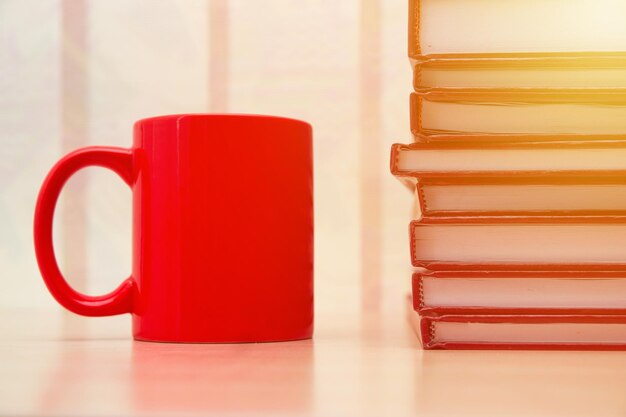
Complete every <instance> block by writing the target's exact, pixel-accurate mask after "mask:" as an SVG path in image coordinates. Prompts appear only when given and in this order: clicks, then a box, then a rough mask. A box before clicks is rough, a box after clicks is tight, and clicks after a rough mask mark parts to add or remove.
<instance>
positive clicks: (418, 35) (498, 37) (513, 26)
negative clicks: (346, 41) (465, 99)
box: [408, 0, 626, 58]
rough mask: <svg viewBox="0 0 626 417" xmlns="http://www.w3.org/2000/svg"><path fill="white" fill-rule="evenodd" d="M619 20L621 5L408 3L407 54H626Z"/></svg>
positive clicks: (613, 1)
mask: <svg viewBox="0 0 626 417" xmlns="http://www.w3.org/2000/svg"><path fill="white" fill-rule="evenodd" d="M624 16H626V3H625V2H623V1H620V0H577V1H571V0H550V1H545V0H533V1H517V2H511V1H482V0H456V1H441V0H410V5H409V28H408V29H409V30H408V32H409V39H408V40H409V55H410V56H411V57H413V58H418V57H421V56H423V55H434V54H437V55H438V54H459V53H502V52H588V51H626V27H624V25H623V19H624ZM538 29H541V30H538Z"/></svg>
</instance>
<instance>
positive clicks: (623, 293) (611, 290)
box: [412, 271, 626, 316]
mask: <svg viewBox="0 0 626 417" xmlns="http://www.w3.org/2000/svg"><path fill="white" fill-rule="evenodd" d="M412 289H413V309H414V310H415V311H417V312H418V313H419V314H420V315H423V316H441V315H477V314H478V315H496V314H500V315H517V314H519V315H564V314H565V315H571V314H576V315H624V314H626V271H419V272H415V273H414V274H413V279H412Z"/></svg>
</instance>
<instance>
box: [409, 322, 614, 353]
mask: <svg viewBox="0 0 626 417" xmlns="http://www.w3.org/2000/svg"><path fill="white" fill-rule="evenodd" d="M439 322H457V323H468V322H471V323H574V324H576V323H598V324H609V323H621V324H623V323H626V319H625V318H623V317H615V316H604V317H602V316H574V315H567V316H558V318H555V317H552V316H530V315H529V316H439V317H428V316H427V317H422V318H421V320H420V325H419V327H420V333H421V335H422V346H423V348H424V349H426V350H434V349H450V350H572V351H576V350H581V351H582V350H598V351H607V350H625V349H626V344H624V343H611V344H606V343H554V342H547V343H535V342H532V343H509V342H507V343H492V342H488V343H480V342H441V341H437V335H436V332H437V323H439Z"/></svg>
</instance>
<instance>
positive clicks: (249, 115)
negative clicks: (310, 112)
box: [134, 113, 312, 129]
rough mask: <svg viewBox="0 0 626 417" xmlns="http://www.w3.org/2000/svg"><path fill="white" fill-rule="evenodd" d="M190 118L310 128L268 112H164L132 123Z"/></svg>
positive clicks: (301, 121)
mask: <svg viewBox="0 0 626 417" xmlns="http://www.w3.org/2000/svg"><path fill="white" fill-rule="evenodd" d="M190 118H194V119H196V118H201V119H218V118H219V119H225V118H228V119H257V120H268V121H274V122H287V123H297V124H300V125H304V126H306V127H308V128H309V129H312V126H311V124H310V123H308V122H305V121H304V120H300V119H294V118H292V117H285V116H274V115H269V114H253V113H177V114H165V115H160V116H151V117H145V118H142V119H139V120H137V121H136V122H135V123H134V126H135V127H138V126H141V125H146V124H152V123H158V122H168V121H170V120H176V121H181V120H184V119H190Z"/></svg>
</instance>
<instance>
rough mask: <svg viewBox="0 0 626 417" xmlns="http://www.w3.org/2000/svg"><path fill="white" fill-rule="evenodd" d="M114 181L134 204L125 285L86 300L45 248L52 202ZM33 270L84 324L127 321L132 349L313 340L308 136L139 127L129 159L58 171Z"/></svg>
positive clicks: (297, 125)
mask: <svg viewBox="0 0 626 417" xmlns="http://www.w3.org/2000/svg"><path fill="white" fill-rule="evenodd" d="M93 165H96V166H101V167H105V168H108V169H111V170H113V171H114V172H116V173H117V174H118V175H119V176H120V177H121V178H122V179H123V180H124V181H125V182H126V183H127V184H128V185H129V186H130V187H131V189H132V194H133V233H132V234H133V267H132V274H131V276H130V277H129V278H127V279H126V280H125V281H124V282H123V283H122V284H121V285H120V286H119V287H118V288H117V289H116V290H115V291H113V292H111V293H110V294H106V295H103V296H88V295H84V294H81V293H78V292H76V291H75V290H73V289H72V288H71V287H70V286H69V285H68V284H67V282H66V281H65V279H64V278H63V276H62V274H61V272H60V270H59V267H58V265H57V262H56V259H55V255H54V248H53V245H52V223H53V216H54V208H55V205H56V201H57V199H58V195H59V193H60V191H61V189H62V187H63V185H64V184H65V182H66V181H67V180H68V178H69V177H70V176H71V175H72V174H74V173H75V172H76V171H78V170H79V169H81V168H84V167H87V166H93ZM34 238H35V249H36V254H37V260H38V263H39V268H40V271H41V274H42V276H43V278H44V281H45V283H46V285H47V286H48V289H49V290H50V292H51V293H52V295H53V296H54V297H55V298H56V299H57V301H58V302H59V303H60V304H62V305H63V306H64V307H66V308H67V309H69V310H71V311H73V312H75V313H78V314H82V315H86V316H105V315H113V314H123V313H131V314H132V317H133V334H134V337H135V338H136V339H140V340H150V341H164V342H260V341H282V340H296V339H304V338H309V337H311V336H312V332H313V178H312V134H311V126H310V125H309V124H307V123H305V122H302V121H298V120H293V119H286V118H280V117H271V116H253V115H200V114H199V115H193V114H189V115H172V116H162V117H155V118H150V119H144V120H140V121H138V122H137V123H136V124H135V127H134V142H133V146H132V148H130V149H124V148H113V147H88V148H83V149H79V150H77V151H75V152H73V153H70V154H69V155H67V156H65V157H64V158H63V159H61V160H60V161H59V162H58V163H57V164H56V165H55V166H54V167H53V168H52V170H51V171H50V173H49V174H48V177H47V178H46V180H45V182H44V184H43V186H42V188H41V191H40V194H39V198H38V200H37V207H36V211H35V223H34Z"/></svg>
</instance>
